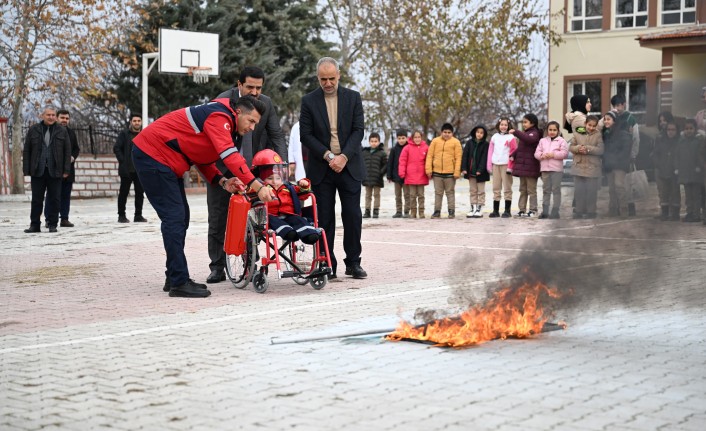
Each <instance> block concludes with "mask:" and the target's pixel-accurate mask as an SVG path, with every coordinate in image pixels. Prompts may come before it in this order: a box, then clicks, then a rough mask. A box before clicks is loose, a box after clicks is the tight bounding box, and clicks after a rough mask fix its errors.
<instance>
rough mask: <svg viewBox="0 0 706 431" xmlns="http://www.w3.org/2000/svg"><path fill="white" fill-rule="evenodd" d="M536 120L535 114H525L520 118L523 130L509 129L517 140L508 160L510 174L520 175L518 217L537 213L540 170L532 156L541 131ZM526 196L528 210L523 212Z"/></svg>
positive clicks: (525, 206)
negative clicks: (510, 168)
mask: <svg viewBox="0 0 706 431" xmlns="http://www.w3.org/2000/svg"><path fill="white" fill-rule="evenodd" d="M538 122H539V120H537V116H536V115H534V114H527V115H525V116H524V117H523V118H522V128H523V129H524V132H521V131H519V130H510V133H511V134H512V135H515V137H516V138H517V139H518V140H519V144H518V145H517V149H516V150H515V151H514V152H513V153H512V154H510V160H513V161H514V166H513V167H512V175H513V176H515V177H520V200H519V202H518V204H517V205H518V206H519V207H520V212H519V213H517V216H518V217H534V216H535V215H537V179H538V178H539V175H540V171H539V160H537V159H535V158H534V152H535V150H536V149H537V145H538V144H539V140H540V139H541V138H542V132H541V131H540V130H539V129H538V128H537V123H538ZM528 198H529V211H527V212H525V209H527V200H528Z"/></svg>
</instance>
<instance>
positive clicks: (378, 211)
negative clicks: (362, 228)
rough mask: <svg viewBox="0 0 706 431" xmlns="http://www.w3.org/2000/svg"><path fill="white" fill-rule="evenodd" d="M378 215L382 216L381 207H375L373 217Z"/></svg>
mask: <svg viewBox="0 0 706 431" xmlns="http://www.w3.org/2000/svg"><path fill="white" fill-rule="evenodd" d="M378 217H380V209H379V208H375V209H373V218H378Z"/></svg>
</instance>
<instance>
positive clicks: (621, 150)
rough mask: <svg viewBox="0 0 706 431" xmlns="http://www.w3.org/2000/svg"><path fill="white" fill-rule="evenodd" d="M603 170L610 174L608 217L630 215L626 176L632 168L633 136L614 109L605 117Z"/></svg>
mask: <svg viewBox="0 0 706 431" xmlns="http://www.w3.org/2000/svg"><path fill="white" fill-rule="evenodd" d="M603 126H604V127H603V143H604V144H605V150H604V152H603V171H604V172H606V174H607V175H608V194H609V197H610V201H609V204H608V217H627V216H628V201H627V199H628V197H627V188H626V183H625V176H626V175H627V172H628V169H630V149H631V147H632V137H631V135H630V132H629V131H628V129H629V126H628V124H627V123H626V122H625V120H624V119H623V120H618V116H617V114H616V113H615V112H613V111H608V112H607V113H606V114H605V116H604V117H603Z"/></svg>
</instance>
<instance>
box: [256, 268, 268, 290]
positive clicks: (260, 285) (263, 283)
mask: <svg viewBox="0 0 706 431" xmlns="http://www.w3.org/2000/svg"><path fill="white" fill-rule="evenodd" d="M252 285H253V287H254V288H255V292H257V293H265V291H266V290H267V288H268V287H269V286H270V282H269V281H268V280H267V274H265V273H264V272H258V273H257V274H255V276H254V277H253V279H252Z"/></svg>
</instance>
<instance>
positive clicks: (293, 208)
mask: <svg viewBox="0 0 706 431" xmlns="http://www.w3.org/2000/svg"><path fill="white" fill-rule="evenodd" d="M252 169H253V172H255V173H257V175H258V176H259V177H260V179H261V180H263V181H264V182H265V184H267V185H269V186H271V187H272V190H273V191H274V194H275V196H276V199H275V200H273V201H272V202H270V203H268V204H267V214H268V216H267V220H268V222H269V225H270V229H273V230H274V231H275V233H276V234H277V235H278V236H279V237H281V238H284V239H286V240H288V241H296V240H301V241H302V242H304V243H306V244H315V243H316V242H317V241H318V240H319V239H320V238H321V231H320V230H319V229H317V228H315V227H314V226H313V225H312V224H311V223H309V221H308V220H307V219H305V218H304V217H302V207H301V202H300V201H299V193H306V192H309V191H311V181H309V180H308V179H307V178H302V179H300V180H299V182H298V184H297V185H294V184H290V183H289V182H288V181H284V179H285V178H287V176H288V175H287V174H288V172H287V171H288V168H287V165H286V164H285V163H284V161H282V158H281V157H280V156H279V154H277V153H276V152H274V151H272V150H269V149H266V150H262V151H259V152H258V153H257V154H255V157H253V160H252Z"/></svg>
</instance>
